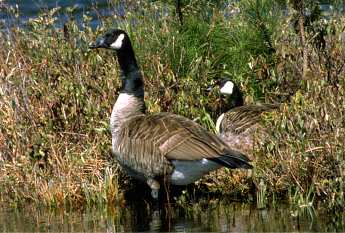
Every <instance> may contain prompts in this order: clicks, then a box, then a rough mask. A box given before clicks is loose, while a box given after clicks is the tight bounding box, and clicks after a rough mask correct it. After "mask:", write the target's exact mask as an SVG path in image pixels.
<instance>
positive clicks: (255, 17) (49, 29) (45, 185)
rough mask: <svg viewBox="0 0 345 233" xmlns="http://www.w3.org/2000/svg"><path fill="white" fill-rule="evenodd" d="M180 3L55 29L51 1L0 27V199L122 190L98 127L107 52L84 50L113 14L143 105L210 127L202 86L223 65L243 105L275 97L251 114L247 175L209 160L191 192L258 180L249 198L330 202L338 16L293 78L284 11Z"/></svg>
mask: <svg viewBox="0 0 345 233" xmlns="http://www.w3.org/2000/svg"><path fill="white" fill-rule="evenodd" d="M255 2H256V3H258V2H261V4H259V5H256V4H255ZM270 2H271V3H270ZM192 3H193V4H194V5H193V4H192ZM192 3H191V4H190V5H187V6H186V7H185V11H186V12H190V14H186V16H185V20H186V22H188V23H186V24H184V25H183V26H182V27H181V26H180V24H179V23H178V22H177V20H176V17H174V16H173V15H171V14H165V12H166V11H169V12H170V11H172V10H173V6H169V5H166V4H163V3H160V2H155V3H148V2H146V1H143V2H142V1H139V2H137V4H140V7H138V8H136V7H135V6H136V5H135V3H132V4H131V5H130V7H131V8H130V9H132V8H135V9H136V11H130V9H127V11H126V14H125V16H121V17H120V16H118V15H117V14H115V13H114V15H113V16H111V17H109V18H104V19H102V24H101V25H100V26H99V27H97V28H96V30H92V28H91V27H90V20H91V18H90V17H89V16H87V15H85V16H84V17H83V19H82V27H80V25H78V24H77V23H76V22H75V21H74V20H73V19H71V20H69V21H67V22H66V24H65V25H64V27H63V28H58V27H56V26H55V22H56V20H57V18H56V15H57V14H59V11H61V10H62V9H54V10H52V11H49V12H44V13H42V14H41V15H40V16H39V17H38V18H36V19H35V20H30V21H29V22H28V23H27V25H26V27H21V28H20V27H12V28H11V29H9V30H10V31H9V33H5V32H1V33H0V47H1V48H2V49H1V50H0V76H1V80H0V98H1V101H0V117H1V126H0V132H1V133H0V153H1V154H0V169H1V172H0V181H1V182H0V199H1V200H2V201H9V202H11V203H13V204H14V205H16V204H18V203H21V202H24V201H30V202H34V203H38V204H44V205H50V206H60V205H66V206H69V205H72V206H80V205H82V204H87V205H94V204H111V203H114V202H120V203H121V202H123V201H124V199H123V198H124V197H123V192H124V191H125V190H127V189H128V188H130V186H131V182H130V180H129V179H128V177H126V176H125V175H124V174H123V173H122V172H121V168H120V167H119V166H118V164H117V163H116V162H115V161H113V160H112V159H111V158H112V156H111V152H110V148H111V146H110V143H111V142H110V141H111V140H110V133H109V125H108V122H109V121H108V119H109V115H110V112H111V108H112V105H113V103H114V102H115V99H116V97H117V94H118V90H119V81H118V79H117V76H118V73H117V71H118V67H117V62H116V59H115V58H114V56H113V54H112V53H111V52H108V51H97V52H94V51H93V52H90V51H89V50H88V44H89V42H91V41H93V40H94V39H95V38H96V36H97V35H99V34H101V33H103V32H104V31H106V30H107V29H108V28H110V27H115V26H116V27H120V28H123V29H125V30H126V31H128V32H129V34H130V37H131V38H132V42H133V46H134V49H135V51H136V55H137V57H138V60H139V63H140V66H141V68H142V70H143V74H144V77H145V86H146V96H145V101H146V105H147V107H148V111H149V112H159V111H169V112H174V113H176V114H181V115H184V116H186V117H188V118H191V119H195V120H196V121H197V122H199V123H201V124H202V125H203V126H205V127H206V128H207V129H209V130H214V123H213V122H214V121H213V119H215V118H216V117H217V116H218V115H219V114H220V113H221V110H222V104H224V102H223V100H222V99H220V98H219V97H218V96H209V95H208V94H206V92H205V88H206V87H207V86H208V85H209V84H210V82H212V80H213V79H215V78H217V77H219V76H220V75H222V74H224V73H226V74H228V75H231V76H232V77H233V78H234V79H235V80H236V81H238V82H240V83H241V88H242V89H243V91H244V93H245V95H246V102H248V103H251V102H253V101H255V100H257V99H260V100H261V101H270V102H271V101H278V102H284V103H283V104H282V106H281V108H280V110H279V111H277V112H274V113H270V114H267V117H266V118H265V119H264V121H263V124H265V125H266V126H267V128H268V133H269V135H270V136H269V137H268V138H265V139H262V138H258V139H257V143H256V146H255V148H254V154H255V159H254V161H253V164H254V167H255V168H254V171H253V174H252V175H251V176H249V175H248V176H247V175H246V173H244V172H243V171H234V170H228V169H222V170H219V171H217V172H214V173H212V174H211V175H209V176H206V177H205V178H203V179H202V180H201V181H199V182H197V184H196V185H195V186H194V190H197V191H199V192H202V193H216V194H219V195H230V196H233V197H235V199H237V200H242V201H243V200H247V201H254V200H255V199H254V198H253V195H255V193H254V194H253V192H255V190H256V189H257V187H259V184H260V181H262V182H263V183H264V184H265V191H264V194H263V195H262V198H261V199H262V200H261V199H260V200H261V201H262V208H263V207H264V206H266V205H264V204H266V202H267V203H269V202H268V200H269V199H272V198H274V200H278V199H282V200H288V199H289V197H290V198H291V195H289V193H290V194H291V193H294V195H293V198H292V199H296V200H297V201H294V203H299V202H298V199H300V200H302V202H305V201H306V200H307V203H309V202H310V199H309V198H305V197H309V194H308V193H309V192H310V197H311V196H313V197H314V198H313V199H312V200H311V202H313V204H315V202H316V201H318V202H322V203H323V204H325V205H326V206H328V207H329V208H330V209H334V208H342V206H344V185H343V183H344V154H345V153H344V141H345V138H344V135H345V132H344V128H345V127H344V126H345V122H344V119H345V117H344V109H345V99H344V94H345V93H344V84H345V81H344V69H343V66H344V60H345V59H344V58H345V57H344V49H343V47H342V43H343V33H344V32H343V28H342V26H341V25H343V24H342V22H344V18H342V17H340V18H337V21H335V20H334V21H332V20H331V21H329V23H328V24H327V30H328V31H329V32H330V33H329V34H328V36H327V38H326V40H327V46H326V48H324V49H323V50H320V49H318V48H316V47H315V46H314V45H313V44H312V43H309V44H308V48H307V51H308V52H309V68H310V69H309V71H308V76H307V77H306V79H304V80H302V79H301V77H302V75H301V73H302V72H301V68H300V64H301V58H300V57H301V55H300V54H301V48H300V44H299V39H298V35H297V34H296V32H295V31H294V30H293V28H292V27H291V24H290V21H289V18H288V17H287V18H282V17H281V16H280V14H277V13H276V12H278V11H270V6H273V7H279V6H275V5H274V3H272V1H250V0H247V1H240V2H239V3H238V5H234V7H235V8H236V9H240V13H238V14H237V15H234V16H232V17H227V16H226V15H225V14H224V11H225V10H228V9H222V8H212V9H213V10H212V11H211V13H210V14H207V15H205V14H204V13H202V14H201V15H199V14H198V11H201V8H200V7H199V6H198V5H197V2H192ZM269 3H270V4H273V5H269ZM114 4H115V3H114ZM115 5H116V4H115ZM115 5H111V6H112V7H114V6H115ZM193 9H194V11H193ZM157 14H158V15H159V19H157V17H156V16H157ZM139 22H140V23H139ZM257 25H261V26H260V27H257ZM308 36H309V38H312V37H313V36H314V35H313V34H312V33H310V35H308ZM326 61H327V62H326ZM311 187H313V188H312V189H311ZM190 196H192V194H185V197H186V198H185V201H188V200H189V199H190ZM301 197H303V198H301ZM182 198H183V197H182ZM259 202H260V201H259ZM182 203H183V202H182Z"/></svg>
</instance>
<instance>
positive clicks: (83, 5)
mask: <svg viewBox="0 0 345 233" xmlns="http://www.w3.org/2000/svg"><path fill="white" fill-rule="evenodd" d="M125 5H128V3H126V1H118V2H117V3H116V4H111V1H109V0H75V1H71V0H2V1H1V0H0V22H1V23H2V24H3V25H6V26H9V25H13V24H14V25H20V26H22V25H25V22H27V21H28V20H29V19H34V18H36V17H37V16H38V15H39V14H40V13H42V12H47V11H49V10H51V9H53V8H57V7H59V11H58V13H57V14H56V16H57V18H58V20H57V26H61V25H63V24H64V22H66V21H67V20H68V19H71V18H73V19H74V20H76V21H77V22H81V21H82V18H83V17H82V16H83V15H87V16H89V17H91V18H92V20H91V26H92V27H96V26H97V25H99V23H100V21H101V20H100V19H101V18H102V17H108V16H111V15H114V14H116V15H119V16H122V15H124V14H125V12H124V6H125ZM11 9H13V10H14V11H15V12H19V15H18V17H14V16H13V10H11Z"/></svg>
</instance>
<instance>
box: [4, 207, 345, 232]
mask: <svg viewBox="0 0 345 233" xmlns="http://www.w3.org/2000/svg"><path fill="white" fill-rule="evenodd" d="M296 213H297V212H294V211H292V210H291V209H290V208H288V207H287V206H284V205H282V206H280V207H278V208H276V209H270V210H258V209H256V208H255V207H254V206H252V205H248V204H247V205H243V204H238V203H228V204H224V203H222V202H220V203H216V204H215V202H210V203H209V204H205V203H204V204H194V205H193V206H190V207H188V208H186V209H182V208H179V207H176V206H174V207H172V208H171V209H170V211H169V210H168V209H167V208H161V209H160V210H159V211H153V210H150V208H149V207H148V205H146V204H145V203H144V202H143V203H141V204H139V205H134V206H112V207H109V206H108V207H104V208H94V209H84V210H73V211H72V210H70V211H66V210H64V209H55V210H49V209H44V208H41V209H39V208H34V207H25V208H18V209H11V208H2V209H1V210H0V231H1V232H14V231H16V232H17V231H19V232H24V231H25V232H33V231H44V232H47V231H50V232H57V231H59V232H60V231H64V232H84V231H87V232H90V231H97V232H118V231H121V232H123V231H126V232H127V231H131V232H138V231H150V232H272V231H275V232H281V231H294V232H324V231H344V230H345V227H344V215H343V216H342V217H340V218H338V220H335V219H334V217H333V218H326V217H325V216H323V215H322V214H320V213H317V212H315V213H314V214H313V215H310V213H309V214H308V211H304V212H303V211H301V212H300V213H299V215H300V216H298V214H297V215H296Z"/></svg>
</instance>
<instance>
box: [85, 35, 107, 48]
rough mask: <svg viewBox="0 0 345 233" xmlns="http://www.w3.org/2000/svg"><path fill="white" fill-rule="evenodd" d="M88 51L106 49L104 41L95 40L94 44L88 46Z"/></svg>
mask: <svg viewBox="0 0 345 233" xmlns="http://www.w3.org/2000/svg"><path fill="white" fill-rule="evenodd" d="M89 48H90V49H97V48H106V44H105V40H104V38H103V37H99V38H97V40H96V42H95V43H91V44H90V45H89Z"/></svg>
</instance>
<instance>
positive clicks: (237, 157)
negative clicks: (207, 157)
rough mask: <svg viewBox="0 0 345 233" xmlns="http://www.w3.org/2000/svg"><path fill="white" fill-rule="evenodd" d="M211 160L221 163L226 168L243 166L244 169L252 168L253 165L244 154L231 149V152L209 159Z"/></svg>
mask: <svg viewBox="0 0 345 233" xmlns="http://www.w3.org/2000/svg"><path fill="white" fill-rule="evenodd" d="M211 160H212V161H214V162H216V163H218V164H221V165H223V166H224V167H228V168H232V169H233V168H244V169H252V168H253V166H252V165H251V164H250V160H249V158H248V157H247V156H245V155H244V154H242V153H240V152H237V151H231V153H228V154H225V155H222V156H219V157H215V158H212V159H211Z"/></svg>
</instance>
